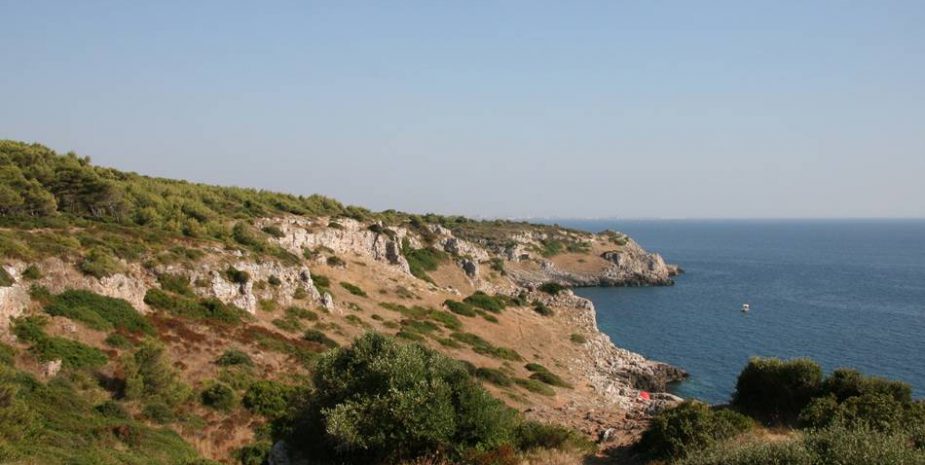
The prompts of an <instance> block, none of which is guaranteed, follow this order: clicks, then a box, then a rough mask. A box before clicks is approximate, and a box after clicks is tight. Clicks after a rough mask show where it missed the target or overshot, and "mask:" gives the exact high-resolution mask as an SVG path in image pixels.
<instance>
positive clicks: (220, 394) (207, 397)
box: [199, 381, 236, 410]
mask: <svg viewBox="0 0 925 465" xmlns="http://www.w3.org/2000/svg"><path fill="white" fill-rule="evenodd" d="M199 396H200V399H201V400H202V405H205V406H207V407H212V408H214V409H216V410H231V409H232V407H234V404H235V400H236V399H235V394H234V390H233V389H231V386H228V385H227V384H225V383H222V382H217V381H216V382H212V383H211V384H210V385H208V386H207V387H206V388H205V389H203V390H202V392H201V393H200V395H199Z"/></svg>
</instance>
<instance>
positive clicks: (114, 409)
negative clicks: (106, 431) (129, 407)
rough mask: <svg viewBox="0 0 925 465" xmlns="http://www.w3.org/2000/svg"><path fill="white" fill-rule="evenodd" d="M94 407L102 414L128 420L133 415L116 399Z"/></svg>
mask: <svg viewBox="0 0 925 465" xmlns="http://www.w3.org/2000/svg"><path fill="white" fill-rule="evenodd" d="M93 409H94V410H96V411H97V412H98V413H99V414H100V415H103V416H104V417H108V418H115V419H118V420H127V419H129V418H131V417H132V416H131V415H129V413H128V411H126V410H125V408H123V407H122V404H120V403H118V402H116V401H114V400H107V401H106V402H103V403H102V404H99V405H97V406H96V407H94V408H93Z"/></svg>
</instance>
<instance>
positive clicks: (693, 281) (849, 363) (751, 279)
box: [556, 220, 925, 403]
mask: <svg viewBox="0 0 925 465" xmlns="http://www.w3.org/2000/svg"><path fill="white" fill-rule="evenodd" d="M556 223H558V224H560V225H562V226H568V227H573V228H577V229H583V230H587V231H591V232H598V231H602V230H604V229H613V230H617V231H622V232H625V233H627V234H629V235H630V236H631V237H633V238H634V239H635V240H636V241H637V242H639V243H640V244H641V245H642V246H643V247H644V248H646V249H647V250H649V251H654V252H658V253H660V254H662V256H663V257H664V258H665V260H666V261H668V262H669V263H674V264H677V265H680V266H681V268H683V269H684V271H685V273H684V274H682V275H681V276H679V277H677V278H676V284H675V285H674V286H668V287H644V288H581V289H577V290H576V293H577V294H579V295H581V296H583V297H586V298H588V299H591V301H593V302H594V306H595V308H596V309H597V318H598V326H599V327H600V329H601V330H602V331H604V332H605V333H607V334H608V335H609V336H610V337H611V338H612V339H613V341H614V343H615V344H616V345H618V346H620V347H624V348H627V349H630V350H633V351H635V352H638V353H641V354H643V355H644V356H646V357H648V358H651V359H654V360H660V361H663V362H667V363H670V364H672V365H675V366H678V367H681V368H683V369H685V370H687V371H688V372H689V373H690V378H689V379H688V380H686V381H683V382H681V383H678V384H676V385H674V386H672V387H671V389H672V391H673V392H674V393H676V394H678V395H680V396H682V397H685V398H696V399H700V400H704V401H706V402H710V403H724V402H728V401H729V399H730V397H731V395H732V393H733V391H734V390H735V382H736V378H737V376H738V373H739V372H740V371H741V369H742V367H743V366H744V365H745V364H746V363H747V362H748V359H749V357H752V356H764V357H781V358H793V357H810V358H812V359H814V360H816V361H818V362H819V363H820V364H821V365H822V367H823V369H824V370H825V371H826V372H829V371H831V370H832V369H835V368H839V367H850V368H856V369H858V370H861V371H862V372H864V373H867V374H871V375H877V376H884V377H888V378H893V379H898V380H902V381H905V382H907V383H909V384H910V385H911V386H912V388H913V392H914V395H915V396H916V397H919V398H922V397H925V220H825V221H823V220H818V221H816V220H799V221H797V220H786V221H785V220H773V221H772V220H760V221H759V220H748V221H746V220H735V221H718V220H717V221H703V220H696V221H695V220H677V221H675V220H631V221H616V220H606V221H605V220H594V221H587V220H570V221H565V220H559V221H556ZM745 303H747V304H749V305H750V307H751V311H749V312H748V313H743V312H742V311H741V309H742V305H743V304H745Z"/></svg>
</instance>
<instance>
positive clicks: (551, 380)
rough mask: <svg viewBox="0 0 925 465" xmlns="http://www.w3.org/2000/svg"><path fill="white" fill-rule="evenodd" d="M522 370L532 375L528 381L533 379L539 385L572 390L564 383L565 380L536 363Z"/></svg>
mask: <svg viewBox="0 0 925 465" xmlns="http://www.w3.org/2000/svg"><path fill="white" fill-rule="evenodd" d="M524 368H526V369H527V371H530V372H532V373H533V374H532V375H530V379H535V380H537V381H539V382H541V383H546V384H548V385H550V386H556V387H563V388H568V389H571V388H572V385H571V384H569V383H566V382H565V380H563V379H562V378H560V377H559V376H558V375H556V374H555V373H553V372H551V371H549V370H548V369H547V368H546V367H544V366H543V365H540V364H538V363H528V364H527V365H526V366H525V367H524Z"/></svg>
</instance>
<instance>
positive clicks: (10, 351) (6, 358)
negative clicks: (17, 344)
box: [0, 342, 16, 365]
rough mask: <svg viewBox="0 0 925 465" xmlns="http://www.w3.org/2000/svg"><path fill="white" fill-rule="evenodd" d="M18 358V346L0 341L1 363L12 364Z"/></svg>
mask: <svg viewBox="0 0 925 465" xmlns="http://www.w3.org/2000/svg"><path fill="white" fill-rule="evenodd" d="M14 358H16V348H14V347H10V346H8V345H6V344H4V343H2V342H0V365H12V364H13V359H14Z"/></svg>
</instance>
